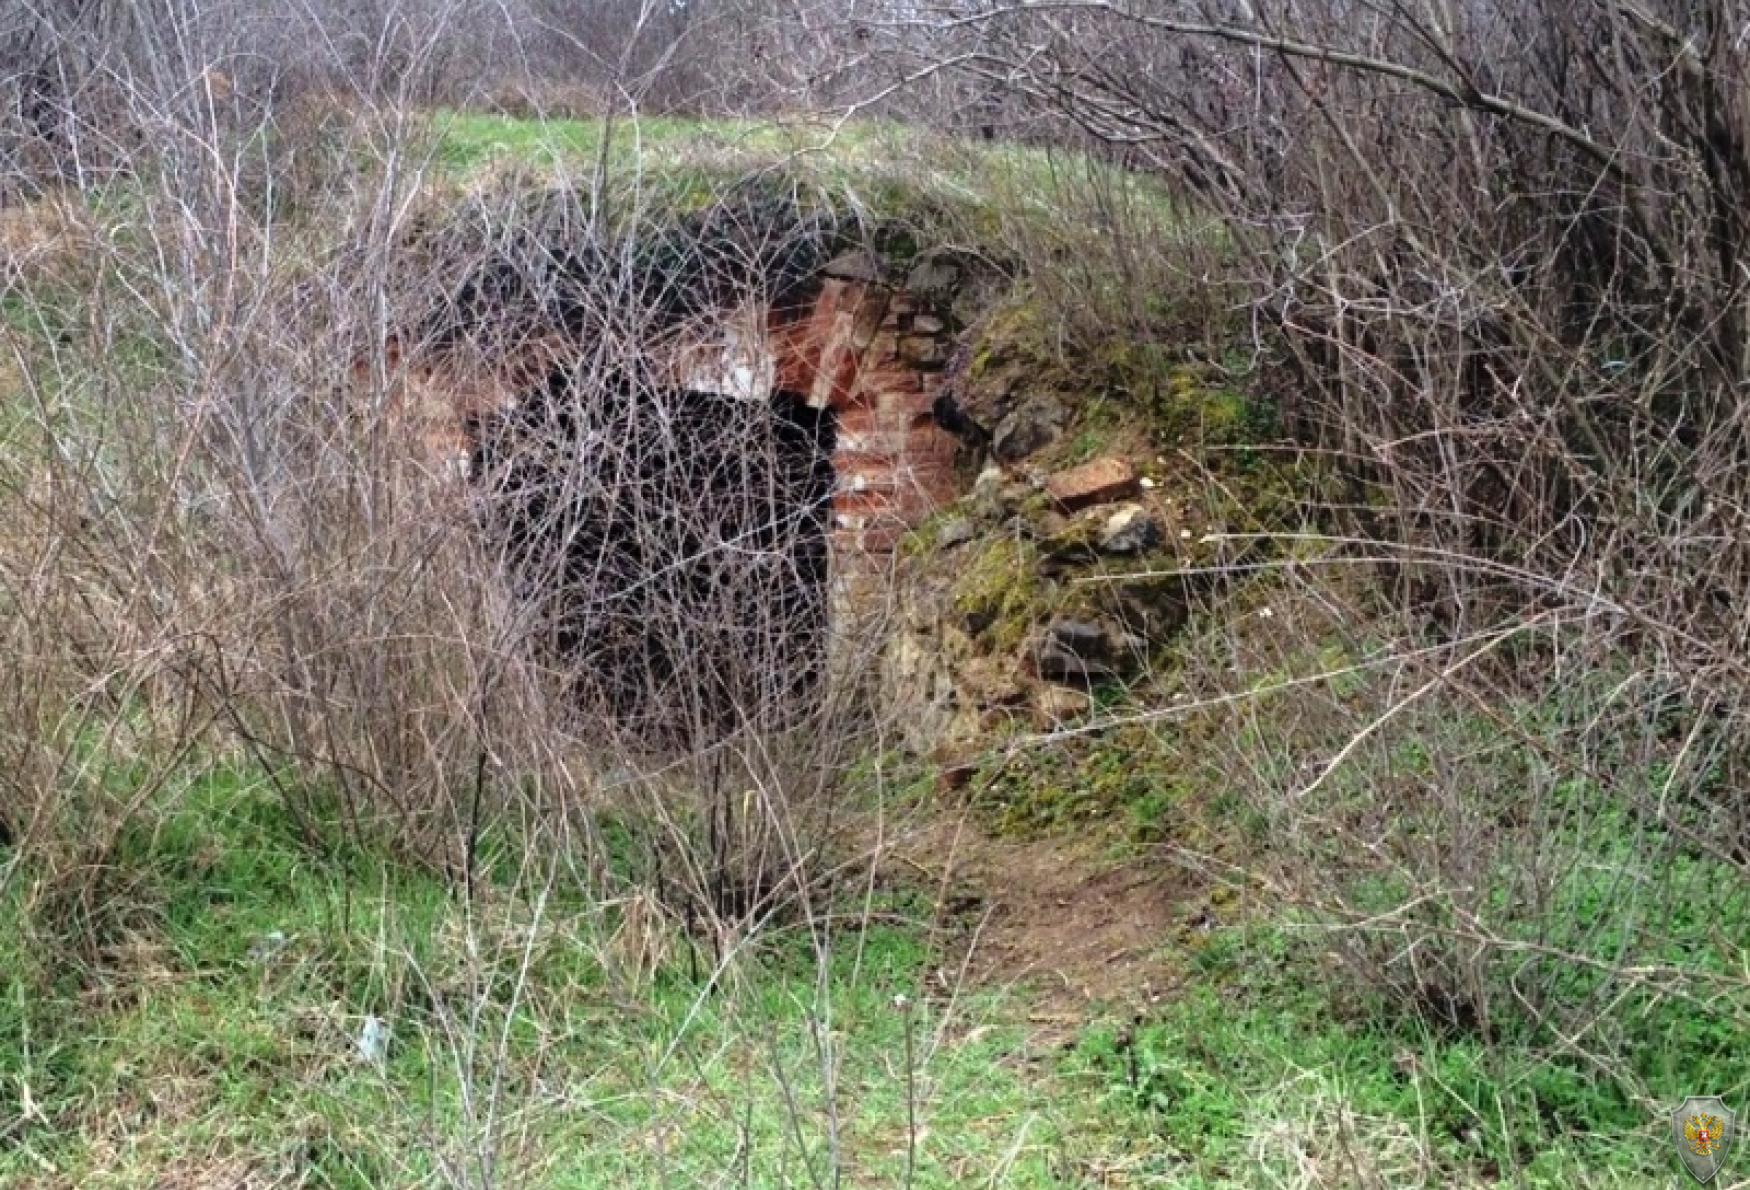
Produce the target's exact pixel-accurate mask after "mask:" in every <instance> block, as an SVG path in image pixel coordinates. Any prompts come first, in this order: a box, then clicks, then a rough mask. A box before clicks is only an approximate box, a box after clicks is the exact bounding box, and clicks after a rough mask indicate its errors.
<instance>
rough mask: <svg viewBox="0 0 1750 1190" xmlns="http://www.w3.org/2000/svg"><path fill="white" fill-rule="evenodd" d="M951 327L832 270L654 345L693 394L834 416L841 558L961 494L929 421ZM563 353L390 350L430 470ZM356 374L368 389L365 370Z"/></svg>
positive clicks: (550, 348) (447, 463) (884, 544)
mask: <svg viewBox="0 0 1750 1190" xmlns="http://www.w3.org/2000/svg"><path fill="white" fill-rule="evenodd" d="M947 326H948V320H947V319H946V318H944V317H942V316H941V315H940V314H939V313H937V312H935V311H934V310H933V309H932V308H931V307H930V305H929V303H927V302H924V301H922V300H920V299H919V298H918V297H917V296H916V295H914V294H912V293H910V292H909V291H907V290H906V289H905V288H903V287H899V286H891V285H886V284H882V283H881V282H879V281H875V280H872V279H869V278H867V277H845V276H834V275H831V274H830V273H829V274H828V275H825V276H823V277H822V278H821V279H820V281H819V284H818V286H815V287H811V288H810V290H809V291H808V292H807V293H806V295H805V296H804V297H803V298H802V299H801V300H800V301H798V302H796V303H795V304H792V305H788V306H785V307H780V308H775V309H774V308H767V307H763V306H750V307H744V308H743V309H740V310H734V311H727V312H725V313H724V314H723V316H722V318H721V320H720V322H718V323H717V324H716V325H715V326H714V327H709V328H702V329H700V330H699V331H698V333H697V334H695V335H691V336H689V335H687V334H681V335H678V336H676V337H674V338H673V339H671V340H670V341H667V342H664V343H662V344H655V345H652V350H653V352H655V353H657V354H659V355H662V356H664V357H666V367H667V369H668V371H669V372H670V374H672V375H673V376H674V378H675V381H676V383H677V384H680V385H683V386H685V387H692V388H699V389H704V390H707V391H716V392H720V393H725V392H729V391H731V390H732V389H733V388H734V387H735V386H736V382H735V381H733V380H726V379H719V378H721V377H725V376H728V375H730V374H733V375H734V376H736V377H739V376H741V375H743V374H746V375H751V376H754V377H756V378H757V383H758V386H759V388H760V390H761V391H760V393H759V395H761V396H764V395H766V393H767V392H769V393H771V394H774V395H775V394H779V393H783V394H788V395H789V396H790V397H791V398H792V399H798V400H800V401H801V402H802V403H804V404H806V405H807V406H809V407H810V408H813V409H816V410H830V411H831V413H832V415H833V418H834V422H835V428H836V436H835V442H836V445H835V449H834V451H833V455H832V463H833V471H834V475H835V483H834V489H833V520H832V545H833V552H834V554H835V555H836V556H839V557H841V558H847V557H855V556H860V555H874V556H880V555H884V554H887V553H890V552H891V551H892V550H893V549H894V547H895V546H896V545H897V544H898V541H899V539H900V538H901V537H902V536H903V535H904V533H905V531H906V530H907V529H909V528H911V527H913V526H915V525H917V524H918V523H920V522H921V521H923V520H924V519H925V518H926V517H928V516H929V515H930V513H931V512H933V511H935V510H936V509H937V508H939V507H941V506H942V505H943V504H945V503H947V502H948V501H950V500H952V499H953V498H954V496H955V495H956V480H955V473H954V459H955V452H956V449H957V446H958V440H957V439H956V438H955V437H954V436H953V435H952V434H950V433H949V432H948V431H947V430H946V429H944V428H943V427H942V426H941V425H940V424H939V423H938V422H937V420H936V417H935V413H934V409H935V404H936V397H937V395H938V393H939V391H940V389H941V387H942V383H943V380H944V376H943V370H944V367H945V365H946V362H947V360H948V357H949V355H950V353H951V349H952V341H951V336H950V334H949V333H948V329H947ZM726 332H727V333H726ZM750 340H754V341H750ZM567 354H568V350H567V348H566V346H565V344H564V342H563V340H562V339H561V338H559V337H553V338H548V339H541V340H538V341H536V342H533V343H531V344H528V345H526V346H524V347H521V348H519V349H518V350H517V352H516V353H515V358H506V359H491V360H473V361H471V362H469V361H464V360H462V359H461V358H459V357H458V356H456V355H454V354H446V355H444V356H442V357H440V358H438V359H436V360H428V361H423V362H421V363H418V364H414V363H412V362H411V361H404V360H403V359H402V353H401V352H400V351H399V349H398V348H397V347H396V345H395V344H393V343H391V345H390V350H389V357H388V364H389V373H390V376H391V379H392V389H391V393H390V399H391V401H392V402H393V403H394V406H395V407H396V409H397V410H398V412H399V414H400V416H401V417H403V418H404V419H406V420H405V421H404V423H403V424H409V427H410V428H411V429H412V430H413V431H414V432H415V433H416V434H417V435H418V436H419V438H420V439H421V442H422V445H423V453H424V454H425V455H426V456H427V457H428V458H429V459H430V460H431V461H432V463H433V464H434V466H436V467H438V468H441V469H443V470H446V471H453V470H454V469H455V467H456V466H457V465H458V463H459V462H461V461H462V460H465V459H466V458H467V456H468V453H469V451H470V449H471V447H472V442H471V440H470V433H471V429H470V427H473V426H476V425H478V424H481V423H482V422H483V421H486V420H489V419H490V418H491V417H493V416H494V415H498V414H503V413H506V412H508V411H510V410H512V409H514V408H515V407H516V404H517V402H518V400H519V399H520V397H521V394H522V393H524V392H526V391H527V390H528V389H529V388H530V387H531V386H533V385H535V384H537V383H540V382H541V380H542V378H543V377H544V376H545V375H547V373H548V372H549V371H550V370H551V369H552V368H554V367H555V366H558V365H560V364H562V363H563V360H564V358H565V357H566V355H567ZM356 373H357V377H358V379H359V381H360V382H361V383H363V382H366V381H368V380H369V369H368V368H366V367H365V366H364V365H363V364H360V365H359V366H358V367H357V368H356ZM749 395H752V394H749Z"/></svg>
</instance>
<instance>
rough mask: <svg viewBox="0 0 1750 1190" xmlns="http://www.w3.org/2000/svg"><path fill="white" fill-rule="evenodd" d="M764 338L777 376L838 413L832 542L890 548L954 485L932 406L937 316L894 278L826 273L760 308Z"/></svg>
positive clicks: (940, 345) (858, 550)
mask: <svg viewBox="0 0 1750 1190" xmlns="http://www.w3.org/2000/svg"><path fill="white" fill-rule="evenodd" d="M767 341H768V343H769V345H770V347H769V350H770V351H771V353H772V357H773V369H772V370H773V374H774V376H775V379H776V384H775V387H776V388H777V389H779V390H783V391H788V392H792V393H797V394H801V395H803V396H804V398H805V400H806V401H807V403H808V404H809V405H811V406H813V407H814V408H816V409H830V410H831V411H832V412H833V414H834V415H835V416H836V419H837V428H838V437H837V443H836V446H835V449H834V451H833V469H834V472H835V473H836V475H837V483H836V485H835V487H834V493H833V528H834V533H833V541H834V550H835V552H837V553H839V554H841V555H845V554H883V553H888V552H890V551H891V550H892V549H893V548H894V546H895V545H896V544H897V543H898V540H899V538H900V536H901V535H902V534H903V533H904V532H905V531H906V530H907V529H909V528H911V527H912V526H914V525H916V524H918V523H919V522H920V521H922V520H923V519H924V518H925V517H927V516H929V514H930V513H931V512H933V511H935V509H937V508H938V507H940V506H941V505H942V504H944V503H946V502H947V501H949V500H951V499H953V497H954V495H955V480H954V456H955V450H956V447H957V445H958V443H957V440H956V439H955V438H954V437H953V435H951V434H949V433H948V431H947V430H945V429H944V428H943V427H942V426H941V425H940V424H938V423H937V421H936V417H935V412H934V409H935V403H936V397H937V394H938V393H939V391H940V389H941V386H942V381H943V376H942V369H943V366H944V365H945V363H946V361H947V359H948V355H949V352H950V347H951V343H950V340H949V336H948V333H947V322H946V320H945V319H943V318H941V317H939V316H938V315H936V314H934V313H933V312H931V311H930V310H929V309H928V308H927V306H926V304H925V303H923V302H921V301H919V299H918V298H917V297H916V296H915V295H913V294H911V293H908V292H907V291H905V290H904V289H898V288H893V287H889V286H885V285H881V284H879V283H877V282H874V281H868V280H862V279H846V278H839V277H831V276H829V277H827V278H825V279H824V280H823V282H822V284H821V287H820V289H819V291H818V293H817V294H816V295H815V296H814V298H813V300H812V301H810V302H807V303H805V304H804V305H802V306H800V307H797V308H793V309H789V310H779V311H773V312H772V313H771V314H770V316H769V317H768V319H767Z"/></svg>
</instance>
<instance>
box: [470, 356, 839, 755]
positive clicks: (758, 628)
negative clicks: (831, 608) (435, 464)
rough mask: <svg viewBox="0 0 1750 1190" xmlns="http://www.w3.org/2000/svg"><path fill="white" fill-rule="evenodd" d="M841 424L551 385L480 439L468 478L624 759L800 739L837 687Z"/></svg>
mask: <svg viewBox="0 0 1750 1190" xmlns="http://www.w3.org/2000/svg"><path fill="white" fill-rule="evenodd" d="M836 436H837V431H836V419H835V417H834V415H833V414H832V412H831V411H829V410H817V409H813V408H810V407H809V406H808V405H807V404H806V402H805V401H803V400H802V399H800V398H798V397H797V396H796V395H795V394H791V393H784V392H780V393H777V394H775V395H774V396H773V397H772V398H771V399H770V400H768V401H759V400H747V399H742V398H737V397H730V396H724V395H720V394H717V393H711V392H701V391H697V390H693V389H688V388H684V387H676V386H673V385H665V384H661V383H657V382H655V381H653V380H652V378H651V377H649V376H647V375H645V374H643V372H642V371H641V370H639V369H637V368H635V367H628V368H623V369H620V370H617V371H614V372H611V373H609V374H607V375H603V374H600V373H593V374H592V373H585V372H583V371H581V370H579V369H576V368H565V369H560V370H557V371H554V372H553V373H552V374H550V375H549V376H548V377H547V378H546V380H545V382H544V383H543V384H541V385H539V386H537V387H536V388H534V389H533V390H531V391H530V392H528V393H526V394H524V395H523V397H522V398H521V399H520V400H519V401H518V402H517V404H516V405H515V407H514V408H513V409H512V410H511V411H510V412H508V413H506V414H503V415H500V416H498V417H496V418H494V419H493V420H492V421H491V422H490V423H488V424H482V425H478V426H475V427H473V430H472V438H473V441H474V443H475V447H474V452H473V458H472V460H471V466H470V477H471V480H472V482H473V484H474V485H475V487H476V489H477V492H478V495H479V497H480V507H481V512H482V516H483V519H484V521H485V523H486V525H487V527H488V530H489V532H490V534H491V539H492V540H493V542H494V543H495V544H496V545H497V547H498V548H500V549H501V550H502V556H503V565H504V568H505V570H506V573H507V576H508V578H509V580H510V585H511V589H512V590H513V592H514V593H515V595H516V596H517V598H518V600H519V604H520V607H521V609H522V611H523V612H524V613H525V614H526V616H527V617H528V625H529V629H530V635H531V638H532V640H533V641H534V643H535V647H536V649H537V651H538V653H539V655H540V656H541V657H542V659H543V660H544V661H546V662H547V663H549V664H551V665H552V666H554V667H555V668H557V669H558V670H559V671H560V672H561V673H562V675H563V680H564V682H565V683H566V684H567V686H568V687H569V689H570V691H571V692H572V694H573V696H574V698H575V699H576V700H577V701H578V703H579V704H580V705H581V706H582V707H583V708H584V710H585V711H586V713H588V714H591V715H593V716H595V717H596V718H595V721H596V722H597V723H599V724H600V726H602V727H603V728H604V729H608V730H611V731H612V732H613V734H614V735H615V736H616V737H617V738H618V739H620V740H622V741H628V742H633V743H637V744H642V745H643V746H645V747H647V748H651V749H657V750H667V749H671V748H681V747H697V746H700V745H702V744H706V743H709V742H712V741H713V740H717V739H721V738H722V737H724V736H725V735H727V734H728V733H730V732H732V731H735V730H738V729H743V728H748V727H760V728H778V727H784V726H788V725H791V724H793V723H795V722H796V721H797V720H798V719H799V718H800V717H801V716H802V715H803V714H805V713H806V711H807V710H808V709H809V707H810V706H811V704H812V703H813V701H814V699H813V695H814V693H815V691H816V689H817V687H818V686H819V684H820V682H821V680H822V677H823V676H824V672H825V663H826V649H827V631H828V579H829V570H830V556H829V546H828V542H829V535H830V530H831V504H832V490H833V470H832V452H833V448H834V444H835V439H836Z"/></svg>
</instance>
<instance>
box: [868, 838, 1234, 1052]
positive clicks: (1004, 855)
mask: <svg viewBox="0 0 1750 1190" xmlns="http://www.w3.org/2000/svg"><path fill="white" fill-rule="evenodd" d="M1106 851H1107V848H1106V846H1105V842H1104V840H1101V839H1099V838H1097V837H1085V836H1078V837H1071V838H1065V837H1056V836H1051V837H1045V838H1036V839H1012V838H1005V837H1002V836H998V835H993V834H991V833H990V832H988V831H987V830H985V829H984V828H983V827H982V826H981V825H980V824H979V822H978V821H977V819H976V817H974V816H973V815H971V814H964V813H963V814H959V815H946V816H942V817H939V818H936V819H934V820H932V821H929V822H926V823H923V824H920V825H918V826H917V827H915V828H914V829H912V830H910V831H908V832H906V833H904V834H903V835H901V836H900V837H899V838H897V839H894V840H890V841H889V842H888V844H887V846H886V852H885V859H884V862H885V864H886V866H887V867H888V868H889V869H890V870H891V869H903V871H902V872H899V873H896V874H897V875H900V876H901V877H902V878H903V879H907V880H912V881H916V880H919V879H927V880H928V881H929V882H931V883H932V884H933V885H934V886H935V891H936V893H937V904H938V915H939V925H940V928H941V930H942V931H943V934H944V944H945V950H946V959H945V961H944V964H943V967H944V970H945V971H947V972H948V973H949V974H953V973H954V972H956V971H958V972H960V973H961V974H962V975H963V977H964V978H965V980H966V981H967V982H968V983H970V984H972V985H973V986H991V985H993V984H994V985H1022V986H1025V987H1026V988H1027V989H1028V990H1029V992H1030V993H1031V1000H1032V1004H1033V1009H1032V1011H1031V1012H1030V1014H1029V1019H1030V1021H1031V1022H1032V1023H1033V1024H1034V1025H1036V1026H1038V1027H1039V1028H1040V1031H1041V1034H1042V1035H1043V1036H1042V1038H1041V1039H1042V1040H1045V1041H1047V1042H1050V1041H1060V1040H1067V1038H1068V1037H1069V1036H1071V1035H1073V1034H1074V1032H1075V1031H1076V1030H1077V1029H1078V1028H1079V1027H1080V1026H1081V1025H1083V1024H1085V1023H1086V1022H1087V1021H1089V1020H1091V1019H1093V1018H1095V1017H1098V1016H1102V1015H1130V1014H1132V1013H1134V1012H1137V1011H1139V1010H1142V1009H1144V1008H1145V1007H1147V1006H1148V1005H1150V1004H1153V1003H1155V1002H1158V1001H1159V1000H1160V999H1162V998H1163V997H1164V996H1166V995H1167V994H1168V993H1170V992H1171V991H1172V989H1173V988H1174V987H1175V986H1176V985H1177V983H1178V981H1179V974H1178V972H1177V971H1176V970H1175V966H1174V963H1173V961H1172V958H1171V953H1170V943H1171V942H1172V941H1173V939H1174V938H1175V937H1176V936H1178V935H1179V934H1180V933H1181V932H1182V931H1183V930H1184V929H1186V928H1188V927H1191V926H1194V924H1195V922H1196V920H1197V919H1198V918H1199V916H1200V914H1202V913H1203V911H1204V905H1205V900H1204V898H1203V896H1202V895H1201V890H1200V889H1199V888H1198V887H1197V882H1196V881H1195V879H1194V877H1192V876H1191V875H1189V874H1188V873H1186V872H1184V871H1182V870H1180V869H1177V868H1175V867H1173V866H1171V865H1168V864H1166V863H1163V862H1162V861H1160V860H1159V859H1155V858H1150V857H1147V856H1141V857H1128V858H1124V859H1116V860H1115V859H1112V858H1111V857H1110V856H1109V855H1107V854H1106Z"/></svg>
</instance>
